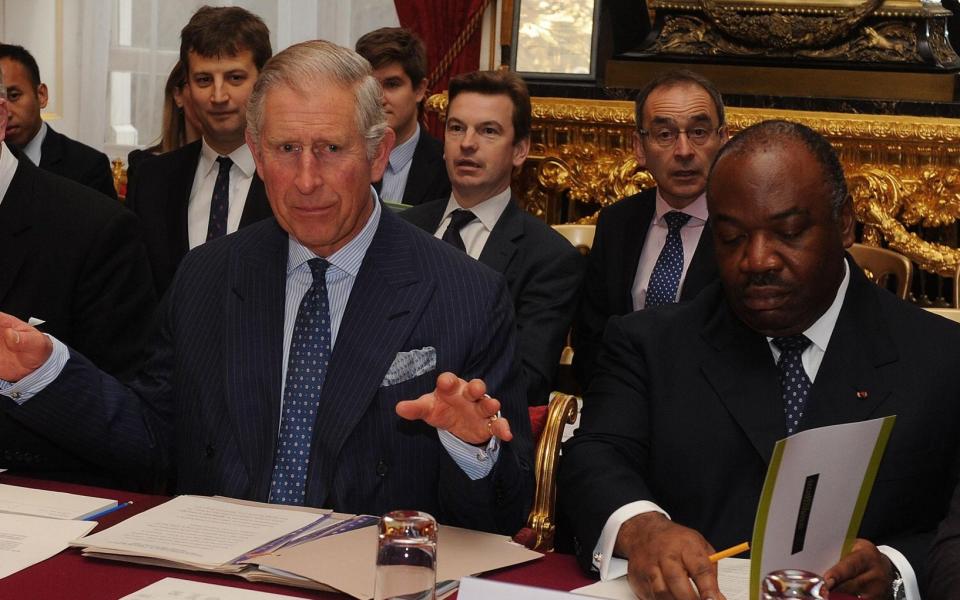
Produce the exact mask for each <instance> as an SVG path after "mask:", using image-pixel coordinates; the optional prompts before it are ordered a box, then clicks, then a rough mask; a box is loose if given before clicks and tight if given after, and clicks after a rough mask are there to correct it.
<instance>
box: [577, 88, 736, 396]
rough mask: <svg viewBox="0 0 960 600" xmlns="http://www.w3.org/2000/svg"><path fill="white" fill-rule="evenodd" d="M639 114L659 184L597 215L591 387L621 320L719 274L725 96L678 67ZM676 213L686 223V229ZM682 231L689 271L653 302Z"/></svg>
mask: <svg viewBox="0 0 960 600" xmlns="http://www.w3.org/2000/svg"><path fill="white" fill-rule="evenodd" d="M635 113H636V122H637V130H636V131H635V132H634V134H633V151H634V155H635V156H636V158H637V162H638V164H639V165H640V166H641V167H643V168H646V169H647V170H648V171H649V172H650V174H651V175H652V176H653V179H654V181H656V183H657V187H656V188H652V189H648V190H645V191H643V192H640V193H638V194H634V195H633V196H630V197H627V198H624V199H622V200H620V201H618V202H616V203H615V204H612V205H610V206H608V207H606V208H603V209H601V211H600V214H599V216H598V218H597V228H596V233H595V235H594V240H593V247H592V249H591V250H590V255H589V257H588V259H587V274H586V276H585V277H584V279H583V294H582V298H581V300H580V308H579V310H578V311H577V316H576V319H575V322H574V328H573V347H574V354H573V368H574V372H575V374H576V376H577V381H578V382H579V383H580V387H581V388H582V389H584V390H586V388H587V385H588V384H589V382H590V377H591V375H592V374H593V368H594V363H595V362H596V359H597V353H598V352H599V351H600V344H601V340H602V337H603V329H604V327H606V325H607V320H608V319H609V318H610V317H611V316H613V315H625V314H627V313H630V312H633V311H635V310H640V309H642V308H645V307H647V306H653V305H656V304H662V303H665V302H676V301H685V300H689V299H691V298H693V297H695V296H696V295H697V294H698V293H699V292H700V290H702V289H703V288H704V287H706V286H707V285H709V284H710V283H712V282H713V281H714V280H716V277H717V267H716V263H715V261H714V260H713V240H712V238H711V236H710V226H709V225H708V221H707V216H708V215H707V198H706V192H705V190H706V185H707V171H708V170H709V169H710V163H711V162H712V161H713V157H714V156H716V154H717V151H718V150H720V147H721V146H723V144H724V142H726V140H727V129H726V124H725V121H724V109H723V100H722V99H721V98H720V92H718V91H717V89H716V88H715V87H714V86H713V84H712V83H710V82H709V81H708V80H706V79H704V78H703V77H701V76H700V75H697V74H696V73H693V72H691V71H672V72H669V73H666V74H664V75H661V76H659V77H656V78H654V79H652V80H651V81H650V82H649V83H647V85H646V86H644V87H643V89H641V90H640V92H639V93H638V94H637V98H636V101H635ZM681 132H682V133H681ZM673 214H676V215H683V216H682V218H683V219H686V220H685V221H683V222H682V223H678V225H677V227H678V229H677V230H676V233H671V229H670V219H671V218H672V216H673ZM672 235H677V236H679V237H678V240H677V241H676V242H675V244H676V248H677V250H682V255H681V256H680V258H679V260H678V261H677V263H678V265H680V264H682V267H681V268H680V269H679V273H674V274H673V275H672V276H670V277H667V278H665V279H664V280H663V282H662V285H661V286H660V289H658V290H656V292H655V293H654V294H652V295H650V297H649V298H648V290H649V288H650V287H651V286H650V282H651V280H653V279H656V278H658V275H657V274H658V273H660V272H662V271H665V270H666V271H669V267H668V265H669V262H668V261H667V258H668V257H670V256H671V255H673V252H676V250H673V251H672V250H671V249H672V248H674V246H673V245H671V243H670V240H671V236H672ZM661 257H662V258H661Z"/></svg>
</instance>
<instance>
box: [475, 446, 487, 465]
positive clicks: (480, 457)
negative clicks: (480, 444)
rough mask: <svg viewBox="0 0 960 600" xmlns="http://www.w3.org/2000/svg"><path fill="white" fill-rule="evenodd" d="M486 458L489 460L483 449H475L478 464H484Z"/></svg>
mask: <svg viewBox="0 0 960 600" xmlns="http://www.w3.org/2000/svg"><path fill="white" fill-rule="evenodd" d="M487 458H489V457H488V456H487V451H486V450H484V449H483V448H478V449H477V460H479V461H480V462H486V460H487Z"/></svg>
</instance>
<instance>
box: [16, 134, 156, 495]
mask: <svg viewBox="0 0 960 600" xmlns="http://www.w3.org/2000/svg"><path fill="white" fill-rule="evenodd" d="M2 151H3V152H8V151H9V150H8V149H7V148H6V147H3V149H2ZM155 304H156V298H155V296H154V292H153V282H152V280H151V278H150V266H149V264H148V263H147V254H146V248H145V247H144V244H143V239H142V238H141V236H140V227H139V224H138V223H137V217H136V216H135V215H134V214H133V213H131V212H130V211H128V210H127V209H125V208H123V207H122V206H121V205H120V204H119V203H117V202H115V201H111V200H109V199H107V198H105V197H103V195H102V194H99V193H97V192H95V191H93V190H91V189H89V188H87V187H84V186H82V185H80V184H78V183H75V182H73V181H70V180H68V179H64V178H62V177H59V176H57V175H54V174H52V173H48V172H47V171H44V170H42V169H39V168H37V167H35V166H34V165H33V163H31V162H30V161H29V159H27V158H26V157H20V158H19V164H18V166H17V171H16V173H15V174H14V177H13V180H12V181H11V183H10V187H9V188H8V189H7V193H6V194H5V195H4V197H3V200H2V201H0V311H3V312H7V313H10V314H12V315H14V316H15V317H17V318H19V319H22V320H24V321H26V320H28V319H29V318H31V317H35V318H38V319H43V320H45V321H46V323H44V324H43V325H42V326H41V327H40V329H41V330H42V331H45V332H47V333H49V334H51V335H53V336H55V337H57V338H58V339H60V340H62V341H63V342H64V343H66V344H69V345H70V346H72V347H74V348H76V349H77V350H78V351H81V352H83V353H84V354H86V355H87V356H89V357H90V359H91V360H93V361H94V362H96V363H97V364H98V365H99V366H100V367H102V368H103V369H104V370H106V371H109V372H111V373H114V374H117V375H122V374H127V373H129V372H131V371H133V370H136V369H137V368H138V367H139V364H140V360H141V358H142V357H141V354H140V353H141V349H142V347H143V344H144V342H145V340H146V337H147V333H148V331H147V330H148V327H149V324H150V322H151V317H152V314H153V311H154V307H155ZM9 403H12V402H11V401H10V400H8V399H6V398H3V399H2V402H0V404H2V405H4V406H6V405H8V404H9ZM36 431H38V430H36ZM56 440H57V438H56V437H49V436H44V435H42V434H37V433H36V432H35V430H32V428H31V427H29V426H24V425H23V424H21V423H18V422H17V421H16V420H15V419H12V418H10V416H9V415H8V414H7V413H6V412H3V411H0V467H8V468H14V469H20V470H26V471H36V472H40V473H41V474H45V476H48V477H49V476H54V475H53V474H52V473H51V471H54V472H60V471H63V472H66V471H77V470H79V471H92V470H94V469H93V468H92V467H91V465H89V464H85V463H82V462H81V461H79V460H78V459H77V458H76V457H75V456H72V455H71V454H69V453H67V452H64V451H63V450H62V449H61V448H60V447H59V444H58V442H56ZM75 478H76V479H84V480H86V481H89V482H95V481H97V482H106V480H103V479H95V478H84V477H82V476H80V475H77V476H76V477H75Z"/></svg>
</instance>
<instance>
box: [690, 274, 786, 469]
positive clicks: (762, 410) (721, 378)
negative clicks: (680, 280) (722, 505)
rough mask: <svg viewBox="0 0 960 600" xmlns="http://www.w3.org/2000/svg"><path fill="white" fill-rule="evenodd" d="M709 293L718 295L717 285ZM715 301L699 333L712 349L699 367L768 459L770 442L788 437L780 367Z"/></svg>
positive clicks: (758, 339) (763, 341)
mask: <svg viewBox="0 0 960 600" xmlns="http://www.w3.org/2000/svg"><path fill="white" fill-rule="evenodd" d="M712 291H713V293H716V294H718V299H719V298H720V295H721V294H722V291H721V290H720V289H719V286H718V287H717V288H713V290H712ZM705 293H706V292H705ZM717 305H718V306H719V308H718V310H717V312H716V314H715V315H714V318H713V319H711V321H710V322H709V323H708V324H707V325H706V327H704V330H703V333H702V335H703V337H704V339H705V340H706V341H707V343H708V344H709V345H710V347H711V349H712V350H713V352H712V353H710V354H708V355H707V356H706V357H705V359H704V361H703V362H702V364H701V369H702V371H703V374H704V376H705V377H706V379H707V381H708V382H709V384H710V386H711V387H712V388H713V390H714V391H715V392H716V394H717V396H719V397H720V401H721V402H723V404H724V406H726V407H727V410H728V411H729V412H730V415H731V416H732V417H733V419H734V420H735V421H736V422H737V424H738V425H739V426H740V428H741V429H742V431H743V433H744V434H745V435H746V436H747V438H748V439H749V440H750V443H751V444H752V445H753V447H754V449H756V451H757V453H758V454H759V455H760V456H761V457H762V458H763V460H764V462H766V463H769V461H770V456H771V454H772V452H773V445H774V444H775V443H776V441H777V440H779V439H782V438H784V437H786V435H787V428H786V423H785V421H784V413H783V405H782V402H781V399H780V398H781V396H780V379H779V371H778V370H777V367H776V364H775V363H774V362H773V354H772V353H771V352H770V347H769V345H768V344H767V341H766V338H764V337H763V336H762V335H760V334H758V333H756V332H754V331H752V330H751V329H749V328H748V327H747V326H746V325H744V324H743V323H742V322H741V321H740V320H739V319H737V318H736V317H735V316H734V315H733V313H732V312H731V311H730V309H729V308H728V307H727V304H726V302H725V301H723V300H722V299H719V301H718V303H717Z"/></svg>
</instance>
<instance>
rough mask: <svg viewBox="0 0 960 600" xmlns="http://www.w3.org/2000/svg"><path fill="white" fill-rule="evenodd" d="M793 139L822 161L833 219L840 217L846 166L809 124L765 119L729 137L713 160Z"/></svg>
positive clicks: (844, 199)
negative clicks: (844, 166)
mask: <svg viewBox="0 0 960 600" xmlns="http://www.w3.org/2000/svg"><path fill="white" fill-rule="evenodd" d="M788 140H792V141H794V142H799V143H800V144H802V145H803V146H804V147H805V148H806V149H807V150H809V151H810V154H812V155H813V157H814V158H815V159H816V161H817V162H818V163H820V168H821V169H822V170H823V175H824V179H823V185H824V186H825V188H826V189H827V191H828V192H829V194H830V209H831V212H832V213H833V217H834V219H838V218H840V212H841V210H842V209H843V205H844V204H845V203H846V202H847V181H846V179H844V176H843V166H842V165H841V164H840V159H839V158H838V157H837V152H836V151H835V150H834V149H833V146H832V145H831V144H830V142H828V141H827V139H826V138H825V137H823V136H822V135H820V134H819V133H817V132H816V131H814V130H813V129H810V128H809V127H807V126H806V125H801V124H800V123H794V122H793V121H782V120H770V121H762V122H760V123H757V124H756V125H751V126H750V127H748V128H746V129H744V130H743V131H741V132H740V133H738V134H737V135H735V136H733V137H732V138H730V141H729V142H727V143H726V144H725V145H724V146H723V147H722V148H720V151H719V152H718V153H717V156H716V157H715V158H714V159H713V166H716V164H717V163H718V162H719V161H720V159H721V158H723V157H724V156H727V155H733V156H742V155H745V154H747V153H751V152H756V151H759V150H764V149H767V148H771V147H776V146H782V145H783V144H784V142H786V141H788ZM713 170H714V169H713V167H711V169H710V178H711V179H712V178H713ZM707 194H708V195H709V194H710V182H709V181H708V182H707Z"/></svg>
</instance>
